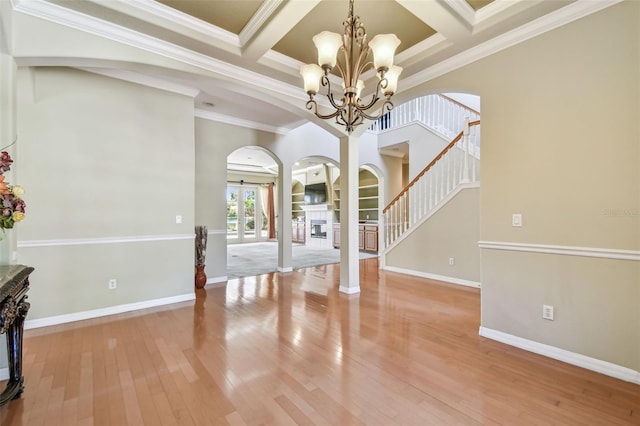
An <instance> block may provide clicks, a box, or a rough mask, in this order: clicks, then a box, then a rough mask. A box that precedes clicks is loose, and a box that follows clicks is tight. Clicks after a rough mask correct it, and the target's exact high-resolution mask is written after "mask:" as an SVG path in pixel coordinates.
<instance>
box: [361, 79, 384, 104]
mask: <svg viewBox="0 0 640 426" xmlns="http://www.w3.org/2000/svg"><path fill="white" fill-rule="evenodd" d="M386 87H387V79H386V78H383V79H382V80H380V81H378V84H377V85H376V93H374V94H373V95H372V96H371V102H369V103H368V104H367V105H358V104H357V103H356V107H357V108H358V110H359V111H363V110H368V109H369V108H371V107H373V105H374V104H375V103H376V102H378V101H379V100H380V99H381V97H380V89H381V88H382V89H384V88H386Z"/></svg>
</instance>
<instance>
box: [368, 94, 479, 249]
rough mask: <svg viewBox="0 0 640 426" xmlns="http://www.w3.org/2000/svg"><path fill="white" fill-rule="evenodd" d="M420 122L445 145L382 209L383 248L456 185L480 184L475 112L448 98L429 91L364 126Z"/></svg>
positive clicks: (391, 126) (389, 127)
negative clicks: (445, 138)
mask: <svg viewBox="0 0 640 426" xmlns="http://www.w3.org/2000/svg"><path fill="white" fill-rule="evenodd" d="M415 122H418V123H421V124H423V125H425V126H427V127H428V128H430V129H432V130H435V131H436V132H438V133H440V134H441V135H443V136H444V137H447V138H451V139H450V140H451V141H450V143H449V144H448V145H447V146H446V147H445V148H444V149H443V150H442V151H441V152H440V153H439V154H438V155H437V156H436V157H435V158H434V159H433V160H432V161H431V162H430V163H429V164H428V165H427V166H426V167H425V168H424V169H423V170H422V171H421V172H420V173H419V174H418V175H417V176H416V177H415V178H414V179H413V180H412V181H411V182H410V183H409V184H408V185H407V186H406V187H405V188H403V189H402V191H400V193H399V194H398V195H397V196H396V197H395V198H394V199H393V200H392V201H391V202H390V203H389V204H388V205H387V206H386V207H385V208H384V210H383V214H382V223H381V227H380V230H381V232H383V242H384V249H385V250H388V249H390V248H392V247H393V246H394V245H396V244H398V243H399V242H400V241H401V240H402V239H403V238H404V237H405V236H406V235H408V233H409V232H410V231H411V230H412V229H414V228H416V227H417V226H418V225H420V224H421V223H422V222H423V221H425V220H426V219H428V218H429V217H430V216H431V215H432V214H433V213H434V212H435V211H437V210H438V209H439V208H440V207H441V206H442V205H444V204H445V203H446V201H448V199H449V198H451V197H452V196H453V195H455V194H456V193H457V192H458V191H459V190H460V189H462V188H464V187H467V186H473V185H477V184H478V183H479V182H480V114H479V113H478V112H477V111H474V110H472V109H470V108H468V107H466V106H464V105H462V104H460V103H458V102H456V101H455V100H453V99H450V98H448V97H446V96H442V95H430V96H425V97H422V98H418V99H415V100H413V101H410V102H407V103H405V104H403V105H400V106H398V107H396V108H394V109H393V110H392V111H390V112H389V113H387V114H385V116H383V117H382V118H380V119H379V120H378V121H376V122H375V123H374V124H373V125H372V126H371V128H370V129H369V130H370V131H372V132H375V133H382V132H386V131H392V130H393V129H396V128H398V127H399V126H404V125H409V124H412V123H415Z"/></svg>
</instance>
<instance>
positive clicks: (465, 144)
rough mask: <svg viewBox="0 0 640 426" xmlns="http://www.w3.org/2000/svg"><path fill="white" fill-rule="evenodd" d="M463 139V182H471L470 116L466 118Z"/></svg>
mask: <svg viewBox="0 0 640 426" xmlns="http://www.w3.org/2000/svg"><path fill="white" fill-rule="evenodd" d="M462 140H463V147H464V148H463V149H464V165H463V168H462V182H464V183H469V118H468V117H467V118H465V119H464V129H463V130H462Z"/></svg>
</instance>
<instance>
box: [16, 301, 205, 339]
mask: <svg viewBox="0 0 640 426" xmlns="http://www.w3.org/2000/svg"><path fill="white" fill-rule="evenodd" d="M195 297H196V295H195V294H194V293H188V294H181V295H178V296H171V297H163V298H161V299H152V300H145V301H142V302H135V303H127V304H125V305H116V306H109V307H106V308H100V309H92V310H90V311H83V312H74V313H72V314H64V315H56V316H53V317H46V318H38V319H34V320H26V321H25V322H24V328H25V330H28V329H31V328H39V327H48V326H51V325H58V324H65V323H68V322H74V321H82V320H86V319H91V318H98V317H105V316H108V315H115V314H122V313H124V312H131V311H137V310H140V309H146V308H155V307H156V306H163V305H170V304H172V303H179V302H186V301H189V300H194V299H195Z"/></svg>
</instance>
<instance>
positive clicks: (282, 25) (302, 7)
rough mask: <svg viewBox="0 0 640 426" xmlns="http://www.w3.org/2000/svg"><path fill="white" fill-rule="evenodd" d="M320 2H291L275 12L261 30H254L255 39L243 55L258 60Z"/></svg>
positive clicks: (245, 47)
mask: <svg viewBox="0 0 640 426" xmlns="http://www.w3.org/2000/svg"><path fill="white" fill-rule="evenodd" d="M318 3H320V0H306V1H291V2H287V3H285V4H283V5H282V6H281V7H280V8H278V9H277V10H275V11H273V13H272V15H271V18H270V19H268V20H265V24H264V25H263V26H262V28H260V29H254V30H253V31H254V34H253V37H252V38H250V39H249V40H246V42H245V44H244V45H243V46H242V54H243V56H244V57H246V58H248V59H251V60H258V59H259V58H261V57H262V56H263V55H264V54H266V53H267V52H268V51H269V50H271V48H272V47H273V46H275V45H276V43H278V41H280V39H281V38H283V37H284V36H285V35H287V33H288V32H289V31H291V29H292V28H293V27H294V26H295V25H296V24H297V23H298V22H299V21H300V20H301V19H302V18H304V17H305V16H306V15H307V14H308V13H309V12H311V10H313V8H314V7H316V5H317V4H318Z"/></svg>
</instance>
